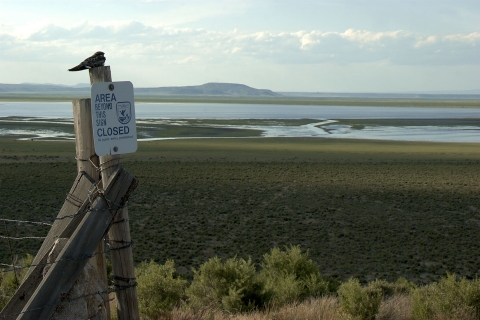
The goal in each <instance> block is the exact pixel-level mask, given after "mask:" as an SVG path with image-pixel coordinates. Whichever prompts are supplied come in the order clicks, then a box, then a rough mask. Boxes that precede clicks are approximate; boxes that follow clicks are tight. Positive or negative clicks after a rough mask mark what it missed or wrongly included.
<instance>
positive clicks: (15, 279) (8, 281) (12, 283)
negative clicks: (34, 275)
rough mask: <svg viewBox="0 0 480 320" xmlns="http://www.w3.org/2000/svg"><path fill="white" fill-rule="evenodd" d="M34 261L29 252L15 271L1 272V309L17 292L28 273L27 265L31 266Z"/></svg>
mask: <svg viewBox="0 0 480 320" xmlns="http://www.w3.org/2000/svg"><path fill="white" fill-rule="evenodd" d="M32 262H33V256H32V255H31V254H28V253H27V254H26V255H25V257H24V258H22V259H21V260H20V263H19V265H20V267H21V268H20V269H16V270H15V271H14V272H0V310H1V309H3V307H4V306H5V305H6V304H7V303H8V301H9V300H10V298H11V297H12V296H13V295H14V294H15V291H16V290H17V288H18V287H19V286H20V284H21V283H22V280H23V278H24V277H25V275H26V274H27V270H28V268H27V267H29V266H30V265H31V264H32Z"/></svg>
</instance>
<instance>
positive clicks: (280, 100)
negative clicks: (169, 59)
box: [0, 93, 480, 108]
mask: <svg viewBox="0 0 480 320" xmlns="http://www.w3.org/2000/svg"><path fill="white" fill-rule="evenodd" d="M84 98H89V96H88V95H78V94H76V95H75V94H56V93H55V94H39V93H35V94H28V93H18V94H14V93H0V101H42V102H48V101H56V102H60V101H68V102H70V101H72V100H76V99H84ZM135 101H136V102H155V103H159V102H165V103H167V102H168V103H176V102H178V103H238V104H282V105H313V106H381V107H384V106H395V107H436V108H441V107H448V108H480V100H479V99H404V98H358V97H356V98H335V97H328V98H313V97H312V98H311V97H287V96H285V97H265V98H262V97H255V98H249V97H238V98H237V97H194V96H193V97H178V96H144V95H137V96H135Z"/></svg>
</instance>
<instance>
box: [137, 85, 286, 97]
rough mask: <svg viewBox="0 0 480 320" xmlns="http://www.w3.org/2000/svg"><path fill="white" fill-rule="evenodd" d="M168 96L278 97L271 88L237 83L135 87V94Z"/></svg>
mask: <svg viewBox="0 0 480 320" xmlns="http://www.w3.org/2000/svg"><path fill="white" fill-rule="evenodd" d="M137 93H138V94H146V95H169V96H228V97H252V96H261V97H278V96H281V95H280V94H278V93H275V92H273V91H272V90H267V89H255V88H252V87H249V86H246V85H244V84H237V83H216V82H211V83H205V84H202V85H200V86H185V87H158V88H137V89H135V94H137Z"/></svg>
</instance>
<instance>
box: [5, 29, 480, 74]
mask: <svg viewBox="0 0 480 320" xmlns="http://www.w3.org/2000/svg"><path fill="white" fill-rule="evenodd" d="M0 46H1V47H2V52H1V57H2V59H3V60H12V61H13V60H15V61H22V60H25V61H39V62H41V61H49V62H50V61H52V59H54V61H58V62H59V63H67V61H68V62H69V63H70V64H71V63H72V61H73V63H75V62H79V61H77V60H79V59H81V58H82V57H83V58H84V57H86V56H89V55H91V54H92V53H93V52H95V51H97V50H102V51H104V52H106V56H107V59H110V60H107V61H112V60H115V61H128V63H135V64H138V63H143V64H146V63H158V64H165V65H166V64H195V63H202V64H211V65H215V64H221V63H227V64H228V63H231V64H238V63H240V62H241V61H242V59H243V60H244V61H247V60H250V61H251V60H252V59H253V60H257V61H265V62H269V63H276V64H323V63H327V64H337V65H346V64H351V63H371V62H379V63H380V62H381V63H384V64H385V63H389V64H393V65H444V66H454V65H478V64H480V59H479V58H478V57H479V56H480V52H479V48H480V33H478V32H474V33H470V34H452V35H446V36H445V35H435V34H430V35H425V34H415V33H412V32H408V31H404V30H395V31H385V32H372V31H368V30H356V29H347V30H345V31H320V30H312V31H305V30H299V31H296V32H271V31H258V32H242V31H241V30H238V29H235V30H232V31H222V32H220V31H210V30H205V29H192V28H175V27H164V26H154V25H148V24H145V23H141V22H139V21H135V20H128V21H106V22H103V23H92V22H89V21H87V20H84V21H81V22H80V23H78V24H76V25H72V26H69V27H65V26H60V25H56V24H47V25H43V26H38V27H37V28H36V29H35V30H33V31H31V32H30V34H29V35H27V36H19V35H18V34H16V30H15V29H12V28H11V27H8V28H7V27H2V28H0Z"/></svg>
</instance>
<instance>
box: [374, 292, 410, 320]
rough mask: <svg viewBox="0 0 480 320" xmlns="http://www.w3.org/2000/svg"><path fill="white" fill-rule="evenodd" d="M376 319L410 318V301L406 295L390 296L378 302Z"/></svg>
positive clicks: (400, 319) (397, 319) (407, 319)
mask: <svg viewBox="0 0 480 320" xmlns="http://www.w3.org/2000/svg"><path fill="white" fill-rule="evenodd" d="M376 319H377V320H411V319H413V317H412V301H411V298H410V297H409V296H407V295H395V296H392V297H390V298H388V299H386V300H384V301H382V304H380V309H379V310H378V315H377V318H376Z"/></svg>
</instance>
